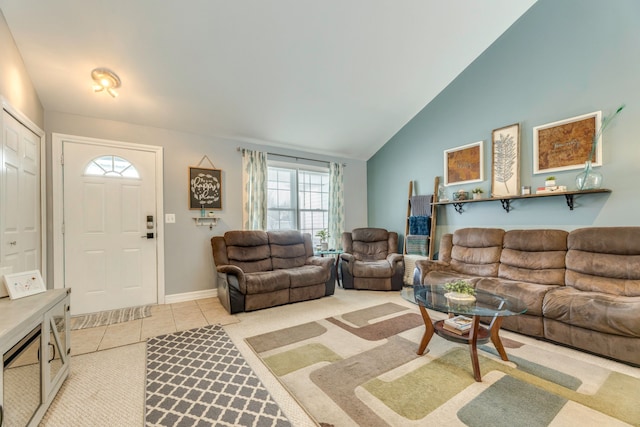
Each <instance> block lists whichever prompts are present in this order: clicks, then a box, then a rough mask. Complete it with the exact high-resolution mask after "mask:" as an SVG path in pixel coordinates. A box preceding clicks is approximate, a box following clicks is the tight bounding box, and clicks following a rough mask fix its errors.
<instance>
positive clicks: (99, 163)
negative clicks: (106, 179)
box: [84, 156, 140, 178]
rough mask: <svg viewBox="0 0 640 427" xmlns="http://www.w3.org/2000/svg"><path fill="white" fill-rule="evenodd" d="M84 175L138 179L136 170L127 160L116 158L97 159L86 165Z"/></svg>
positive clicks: (103, 157)
mask: <svg viewBox="0 0 640 427" xmlns="http://www.w3.org/2000/svg"><path fill="white" fill-rule="evenodd" d="M84 174H85V175H91V176H113V177H121V178H140V174H139V173H138V171H137V169H136V168H135V167H134V166H133V165H132V164H131V162H129V161H128V160H125V159H123V158H122V157H117V156H101V157H97V158H95V159H93V160H91V162H90V163H89V164H88V165H87V167H86V168H85V170H84Z"/></svg>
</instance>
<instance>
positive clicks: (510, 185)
mask: <svg viewBox="0 0 640 427" xmlns="http://www.w3.org/2000/svg"><path fill="white" fill-rule="evenodd" d="M491 142H492V157H491V197H500V196H517V195H518V194H519V192H520V124H519V123H515V124H512V125H509V126H505V127H503V128H499V129H495V130H494V131H493V132H492V134H491Z"/></svg>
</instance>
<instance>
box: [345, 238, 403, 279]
mask: <svg viewBox="0 0 640 427" xmlns="http://www.w3.org/2000/svg"><path fill="white" fill-rule="evenodd" d="M342 247H343V250H344V253H342V254H340V263H339V268H340V272H341V274H342V286H343V287H344V288H345V289H370V290H376V291H398V290H401V289H402V286H403V278H402V276H403V274H404V260H403V256H402V255H401V254H399V253H398V233H396V232H394V231H387V230H385V229H383V228H356V229H355V230H353V231H352V232H351V233H349V232H344V233H342Z"/></svg>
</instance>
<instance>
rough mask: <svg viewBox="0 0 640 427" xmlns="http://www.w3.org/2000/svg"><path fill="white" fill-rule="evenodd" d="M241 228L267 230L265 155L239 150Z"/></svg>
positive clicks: (259, 152)
mask: <svg viewBox="0 0 640 427" xmlns="http://www.w3.org/2000/svg"><path fill="white" fill-rule="evenodd" d="M240 151H241V153H242V188H243V192H242V228H243V229H244V230H266V229H267V153H265V152H261V151H253V150H247V149H244V148H243V149H241V150H240Z"/></svg>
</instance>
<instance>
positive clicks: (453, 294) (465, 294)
mask: <svg viewBox="0 0 640 427" xmlns="http://www.w3.org/2000/svg"><path fill="white" fill-rule="evenodd" d="M444 289H445V290H446V291H448V292H447V293H446V294H444V296H445V297H446V298H447V299H448V300H449V301H451V302H452V303H455V304H471V303H473V302H474V301H475V300H476V297H475V294H476V290H475V289H474V288H473V286H471V284H470V283H469V282H466V281H464V280H456V281H454V282H447V283H445V284H444Z"/></svg>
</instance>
